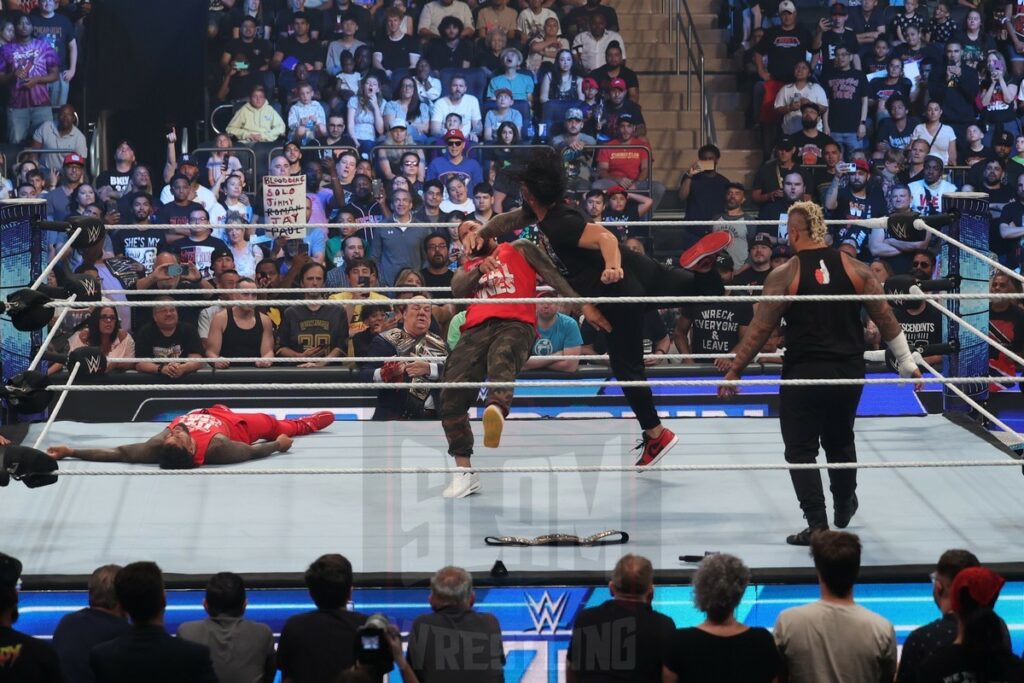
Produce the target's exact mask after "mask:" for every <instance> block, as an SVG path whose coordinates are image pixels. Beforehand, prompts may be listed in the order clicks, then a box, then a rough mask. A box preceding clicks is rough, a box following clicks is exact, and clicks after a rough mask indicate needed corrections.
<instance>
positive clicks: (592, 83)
mask: <svg viewBox="0 0 1024 683" xmlns="http://www.w3.org/2000/svg"><path fill="white" fill-rule="evenodd" d="M587 88H593V89H594V90H600V89H601V86H600V85H598V84H597V80H596V79H594V78H590V77H587V78H584V79H583V89H584V90H586V89H587Z"/></svg>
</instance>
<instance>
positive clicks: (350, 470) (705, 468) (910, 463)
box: [53, 457, 1021, 477]
mask: <svg viewBox="0 0 1024 683" xmlns="http://www.w3.org/2000/svg"><path fill="white" fill-rule="evenodd" d="M936 467H1021V461H1020V460H1017V459H1015V458H1012V457H1006V458H1002V459H998V460H995V459H993V460H922V461H915V460H895V461H893V462H820V463H819V462H812V463H803V462H801V463H787V462H783V463H749V464H748V463H736V464H718V463H706V464H702V463H697V464H689V465H656V466H654V467H637V466H636V465H543V466H542V465H511V466H505V467H323V468H296V469H284V468H279V469H274V468H261V469H234V468H230V467H224V468H206V467H202V468H196V469H190V470H161V469H156V468H141V467H140V468H138V469H112V470H99V469H81V470H77V469H76V470H57V471H55V472H53V474H55V475H59V476H61V477H109V476H129V477H136V476H139V477H181V476H186V477H206V476H239V475H240V476H250V477H251V476H277V475H295V474H302V475H324V474H327V475H337V474H458V473H464V472H476V473H478V474H509V473H512V474H515V473H523V474H527V473H533V474H575V473H578V472H636V473H638V474H642V473H647V472H652V473H653V472H736V471H739V472H743V471H747V472H749V471H770V470H888V469H925V468H936Z"/></svg>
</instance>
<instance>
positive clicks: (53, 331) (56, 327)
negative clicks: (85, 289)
mask: <svg viewBox="0 0 1024 683" xmlns="http://www.w3.org/2000/svg"><path fill="white" fill-rule="evenodd" d="M77 298H78V295H77V294H72V295H71V296H70V297H68V299H67V300H68V301H74V300H75V299H77ZM70 312H71V309H70V308H64V309H63V310H61V312H60V313H58V314H57V319H56V320H55V321H53V323H51V324H50V331H49V332H47V333H46V338H45V339H43V343H42V344H40V345H39V350H38V351H36V355H35V356H33V357H32V362H31V363H29V364H28V368H27V369H28V370H29V371H32V370H35V369H36V368H38V367H39V364H40V363H41V362H42V361H43V356H44V355H45V354H46V349H48V348H50V343H51V342H52V341H53V340H54V338H56V336H57V334H58V333H59V332H60V326H61V323H63V322H64V318H66V317H68V313H70Z"/></svg>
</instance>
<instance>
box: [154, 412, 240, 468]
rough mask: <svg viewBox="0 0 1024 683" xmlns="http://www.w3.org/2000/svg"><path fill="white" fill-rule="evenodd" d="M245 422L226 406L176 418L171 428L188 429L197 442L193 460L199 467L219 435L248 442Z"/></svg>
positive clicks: (172, 421)
mask: <svg viewBox="0 0 1024 683" xmlns="http://www.w3.org/2000/svg"><path fill="white" fill-rule="evenodd" d="M244 420H245V418H244V416H242V415H238V414H237V413H233V412H231V410H229V409H228V408H226V407H224V406H213V407H211V408H200V409H199V410H193V411H192V412H190V413H185V414H184V415H181V416H179V417H176V418H174V419H173V420H171V424H170V427H169V428H170V429H174V428H175V427H177V426H178V425H184V426H185V428H186V429H188V434H189V436H191V437H192V440H193V441H195V442H196V452H195V455H193V456H192V459H193V460H194V461H195V463H196V466H197V467H198V466H200V465H202V464H203V463H204V462H206V449H207V448H209V447H210V441H212V440H213V437H215V436H217V435H218V434H223V435H224V436H226V437H228V438H229V439H231V440H232V441H245V442H248V438H249V434H248V431H247V430H246V429H245V427H244V425H243V423H244Z"/></svg>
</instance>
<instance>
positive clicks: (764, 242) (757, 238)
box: [750, 232, 775, 248]
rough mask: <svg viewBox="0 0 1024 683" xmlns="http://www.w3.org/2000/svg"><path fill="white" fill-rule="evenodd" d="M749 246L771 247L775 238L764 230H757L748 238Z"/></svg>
mask: <svg viewBox="0 0 1024 683" xmlns="http://www.w3.org/2000/svg"><path fill="white" fill-rule="evenodd" d="M750 246H752V247H769V248H771V247H774V246H775V238H773V237H772V236H771V235H769V234H768V233H766V232H759V233H757V234H756V235H754V239H752V240H750Z"/></svg>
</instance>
